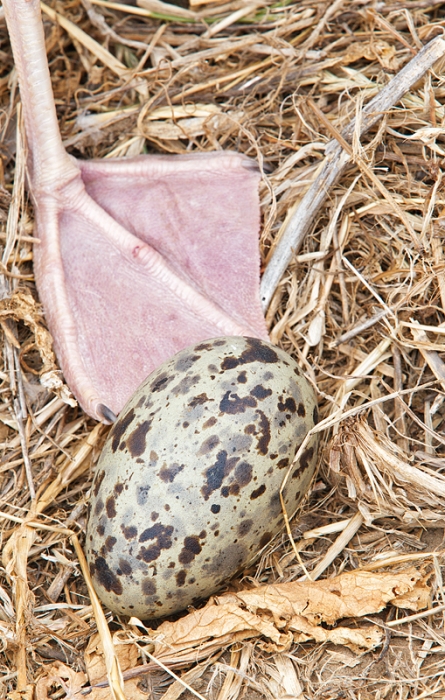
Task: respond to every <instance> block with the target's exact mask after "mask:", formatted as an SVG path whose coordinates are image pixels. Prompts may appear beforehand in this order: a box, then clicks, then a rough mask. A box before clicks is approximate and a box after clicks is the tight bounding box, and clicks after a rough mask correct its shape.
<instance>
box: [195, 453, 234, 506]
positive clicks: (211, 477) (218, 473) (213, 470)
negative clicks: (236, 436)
mask: <svg viewBox="0 0 445 700" xmlns="http://www.w3.org/2000/svg"><path fill="white" fill-rule="evenodd" d="M238 462H239V457H230V458H228V457H227V452H226V450H221V451H220V452H218V454H217V456H216V462H215V463H214V464H212V466H211V467H209V468H208V469H206V470H205V471H204V472H203V476H204V479H205V484H204V486H203V487H202V488H201V493H202V495H203V496H204V498H205V500H206V501H207V500H208V499H209V496H210V495H211V494H212V493H213V492H214V491H216V489H219V488H220V487H221V484H222V482H223V480H224V478H225V477H226V476H228V474H230V472H231V471H232V470H233V469H234V468H235V466H236V464H237V463H238Z"/></svg>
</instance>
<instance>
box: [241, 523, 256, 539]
mask: <svg viewBox="0 0 445 700" xmlns="http://www.w3.org/2000/svg"><path fill="white" fill-rule="evenodd" d="M252 525H253V520H243V521H242V522H240V524H239V525H238V535H239V536H240V537H245V536H246V535H248V534H249V532H250V530H251V529H252Z"/></svg>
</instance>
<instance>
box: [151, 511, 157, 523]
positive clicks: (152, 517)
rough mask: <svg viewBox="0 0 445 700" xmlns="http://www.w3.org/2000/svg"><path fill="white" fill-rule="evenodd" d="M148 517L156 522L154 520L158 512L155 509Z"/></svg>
mask: <svg viewBox="0 0 445 700" xmlns="http://www.w3.org/2000/svg"><path fill="white" fill-rule="evenodd" d="M150 518H151V519H152V521H153V522H156V520H157V519H158V518H159V513H157V512H156V511H155V510H154V511H153V512H152V514H151V515H150Z"/></svg>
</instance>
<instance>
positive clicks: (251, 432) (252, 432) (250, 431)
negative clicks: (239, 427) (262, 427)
mask: <svg viewBox="0 0 445 700" xmlns="http://www.w3.org/2000/svg"><path fill="white" fill-rule="evenodd" d="M244 432H245V433H246V435H256V428H255V426H254V425H253V423H249V425H246V427H245V428H244Z"/></svg>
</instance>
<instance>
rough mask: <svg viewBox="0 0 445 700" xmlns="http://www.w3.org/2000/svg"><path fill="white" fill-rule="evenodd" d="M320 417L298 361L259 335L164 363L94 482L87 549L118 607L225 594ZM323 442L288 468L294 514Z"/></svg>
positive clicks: (169, 609) (276, 522)
mask: <svg viewBox="0 0 445 700" xmlns="http://www.w3.org/2000/svg"><path fill="white" fill-rule="evenodd" d="M316 421H317V406H316V401H315V396H314V392H313V390H312V387H311V386H310V384H309V383H308V381H307V380H306V379H305V378H304V376H303V374H302V372H301V370H300V369H299V367H298V365H297V364H296V363H295V361H294V360H293V359H292V358H291V357H290V356H289V355H287V354H286V353H285V352H283V351H282V350H280V349H278V348H276V347H274V346H273V345H271V344H269V343H266V342H264V341H261V340H257V339H254V338H242V337H224V338H215V339H212V340H209V341H205V342H202V343H199V344H198V345H195V346H194V347H191V348H187V349H186V350H183V351H181V352H179V353H178V354H177V355H175V356H174V357H173V358H171V359H170V360H169V361H168V362H165V363H164V364H163V365H162V366H161V367H159V368H158V369H157V370H156V371H155V372H153V373H152V374H151V375H150V376H149V377H148V379H147V380H146V381H145V382H144V383H143V384H142V385H141V386H140V387H139V389H138V390H137V391H136V393H135V394H134V395H133V397H132V398H131V399H130V401H129V402H128V403H127V405H126V406H125V408H124V409H123V410H122V412H121V414H120V416H119V419H118V421H117V422H116V423H115V424H114V426H113V428H112V430H111V432H110V435H109V437H108V439H107V442H106V444H105V447H104V449H103V452H102V455H101V457H100V460H99V463H98V465H97V470H96V475H95V479H94V482H93V487H92V493H91V502H90V506H91V510H90V516H89V522H88V528H87V537H86V551H87V559H88V562H89V565H90V571H91V575H92V578H93V582H94V586H95V588H96V591H97V593H98V595H99V597H100V598H101V600H102V601H103V602H104V603H105V604H106V605H107V606H108V607H109V608H110V609H111V610H114V611H116V612H118V613H122V614H125V615H135V616H137V617H139V618H141V619H143V620H146V619H150V618H154V617H160V616H163V615H168V614H170V613H173V612H176V611H178V610H182V609H184V608H186V607H187V606H189V605H192V604H196V603H197V602H198V601H201V600H203V599H205V598H207V597H208V596H209V595H210V594H212V593H214V592H216V591H218V589H220V588H221V587H222V586H224V584H225V583H226V581H227V580H228V579H229V578H230V577H231V576H232V575H233V574H235V573H236V572H237V571H238V570H239V569H240V568H241V567H242V566H244V565H245V564H246V563H247V562H249V561H250V560H251V559H252V558H253V556H254V555H255V554H256V553H258V552H259V551H260V550H261V548H262V547H264V546H265V545H266V544H267V542H268V541H269V540H270V539H271V538H272V537H273V536H274V535H275V534H276V533H277V532H278V531H279V529H280V527H281V526H282V524H283V516H282V509H281V505H280V499H279V490H280V486H281V484H282V482H283V479H284V477H285V475H286V473H287V471H288V468H289V466H290V465H291V464H292V460H293V458H294V456H295V453H296V451H297V449H298V448H299V446H300V445H301V443H302V441H303V439H304V437H305V436H306V434H307V432H308V431H309V430H310V429H311V428H312V427H313V425H314V423H315V422H316ZM316 448H317V440H316V438H312V440H311V441H310V442H309V443H308V444H307V446H306V447H305V449H304V452H303V454H302V455H301V458H300V460H299V463H298V464H295V465H293V466H292V468H291V473H290V474H289V477H288V480H287V485H286V488H285V491H284V493H285V502H286V508H287V512H288V514H289V515H292V514H293V513H294V511H295V509H296V507H297V505H298V502H299V501H300V500H301V498H302V497H303V496H304V494H305V493H306V491H307V489H308V486H309V483H310V480H311V477H312V476H313V473H314V470H315V464H316V452H317V450H316Z"/></svg>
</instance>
